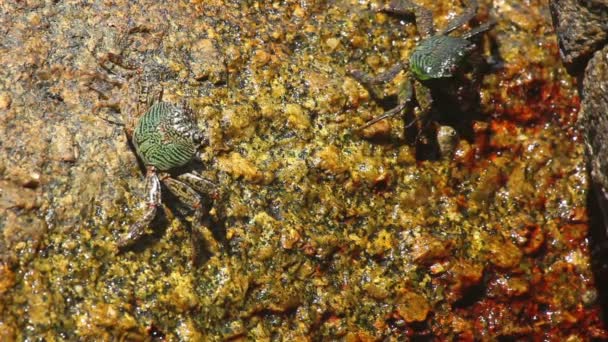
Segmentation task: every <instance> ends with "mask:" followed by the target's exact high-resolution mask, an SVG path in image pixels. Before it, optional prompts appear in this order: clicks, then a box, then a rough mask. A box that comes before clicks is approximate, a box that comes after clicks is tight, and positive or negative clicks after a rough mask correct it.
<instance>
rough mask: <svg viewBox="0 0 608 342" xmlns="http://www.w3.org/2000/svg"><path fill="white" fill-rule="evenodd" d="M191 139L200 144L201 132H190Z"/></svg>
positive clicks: (201, 139)
mask: <svg viewBox="0 0 608 342" xmlns="http://www.w3.org/2000/svg"><path fill="white" fill-rule="evenodd" d="M192 140H193V141H194V142H195V143H197V144H200V143H201V142H202V141H203V134H202V133H201V132H194V134H192Z"/></svg>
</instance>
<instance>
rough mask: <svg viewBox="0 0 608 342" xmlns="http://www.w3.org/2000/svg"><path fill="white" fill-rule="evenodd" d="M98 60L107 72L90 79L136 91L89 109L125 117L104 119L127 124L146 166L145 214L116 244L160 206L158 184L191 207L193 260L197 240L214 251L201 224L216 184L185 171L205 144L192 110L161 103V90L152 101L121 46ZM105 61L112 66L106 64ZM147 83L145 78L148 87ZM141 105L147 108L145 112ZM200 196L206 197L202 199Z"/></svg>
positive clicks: (133, 235) (129, 238)
mask: <svg viewBox="0 0 608 342" xmlns="http://www.w3.org/2000/svg"><path fill="white" fill-rule="evenodd" d="M133 32H144V31H142V30H133V29H131V30H130V31H129V32H127V34H130V33H133ZM99 63H100V65H101V67H102V69H104V70H105V71H106V73H104V72H95V73H93V74H90V75H89V76H90V79H91V80H101V81H105V83H109V84H110V85H111V86H112V87H113V86H120V88H121V90H125V91H124V92H123V93H122V94H121V95H123V96H124V95H125V93H126V94H131V93H136V96H135V98H136V99H135V100H133V99H129V96H128V95H127V96H126V97H127V99H124V98H122V96H121V97H120V98H119V99H117V100H115V101H112V100H108V101H103V102H100V103H98V104H97V105H95V107H94V109H93V112H94V113H97V112H98V111H99V110H100V109H101V108H106V107H110V108H113V109H114V110H116V111H118V112H120V113H123V114H126V115H128V116H129V120H128V121H127V123H126V124H125V123H123V122H121V121H120V120H118V121H115V120H108V119H105V120H106V121H110V122H112V123H116V124H119V125H121V126H123V127H124V128H125V132H126V135H127V138H128V139H129V141H130V142H131V143H132V146H133V148H134V150H135V152H136V154H137V156H138V157H139V160H140V161H141V162H142V163H143V165H145V168H146V193H147V195H146V203H147V210H146V211H145V213H144V215H143V217H141V218H140V219H139V220H137V221H136V222H135V223H134V224H133V225H131V227H130V228H129V230H128V232H127V234H126V236H124V237H123V238H121V239H120V240H119V241H118V246H119V248H124V247H127V246H129V245H131V244H132V243H134V242H136V241H137V240H138V239H139V238H141V237H142V236H143V234H144V233H145V230H146V228H147V227H148V226H149V225H150V223H151V222H152V220H153V219H154V218H155V216H156V213H157V209H158V207H159V206H161V184H162V185H164V186H165V187H166V188H167V189H168V190H169V192H171V193H172V194H173V195H175V197H177V198H178V199H179V200H180V201H181V202H182V203H184V204H185V205H186V206H187V207H189V208H191V209H192V210H193V211H194V221H193V224H192V234H191V242H192V248H193V260H196V258H197V255H198V247H199V245H200V242H201V239H202V240H204V241H205V242H206V245H207V247H208V249H209V251H210V252H212V253H216V252H218V251H219V249H220V246H219V244H218V243H217V241H216V240H215V238H214V236H213V234H212V233H211V231H210V229H209V228H207V227H206V226H204V225H203V224H202V220H203V218H204V216H205V215H206V214H207V213H208V211H209V208H208V207H209V205H208V203H207V202H208V201H207V199H208V198H210V199H213V198H216V197H217V186H216V185H215V184H214V183H213V182H212V181H210V180H208V179H205V178H203V177H201V176H199V175H198V174H196V173H194V172H188V171H186V170H187V166H188V165H189V164H191V162H193V161H195V160H196V159H199V160H200V158H199V156H198V151H199V149H200V148H201V147H202V146H203V145H204V144H205V143H206V139H205V135H204V134H203V132H202V131H201V130H200V129H199V128H198V127H197V125H196V122H195V120H194V117H193V113H192V110H191V108H190V107H189V106H188V105H187V103H186V102H185V101H183V102H182V103H181V104H179V105H175V104H172V103H169V102H165V101H163V99H162V96H163V95H162V94H163V91H162V88H161V90H160V91H159V92H158V96H154V97H152V98H153V100H152V101H150V100H149V96H148V94H149V91H148V87H145V88H141V82H142V80H141V78H142V75H141V70H140V69H137V68H135V67H133V65H134V63H132V62H128V61H126V60H125V58H124V57H123V55H122V49H121V52H120V53H118V54H113V53H108V54H105V55H104V56H102V58H100V59H99ZM108 63H110V65H112V67H109V66H108ZM116 67H119V68H122V69H124V74H126V76H125V75H121V74H119V73H117V72H115V71H114V70H112V68H116ZM108 73H109V74H110V75H108ZM144 78H148V77H147V76H146V77H144ZM148 84H149V83H148V82H146V85H148ZM133 85H137V86H138V87H137V88H138V90H137V91H135V92H134V91H133V90H132V89H131V88H132V86H133ZM89 87H90V88H91V89H93V90H95V91H97V92H98V93H99V94H100V95H101V96H102V97H103V98H105V99H106V100H107V99H108V98H107V97H106V96H105V95H104V93H103V91H100V90H98V89H96V88H95V87H93V86H91V84H89ZM142 109H143V110H145V112H143V114H142V111H143V110H142ZM201 194H206V195H207V196H205V197H203V196H201Z"/></svg>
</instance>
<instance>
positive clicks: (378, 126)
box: [361, 120, 391, 139]
mask: <svg viewBox="0 0 608 342" xmlns="http://www.w3.org/2000/svg"><path fill="white" fill-rule="evenodd" d="M390 133H391V123H390V122H389V121H388V120H382V121H378V122H376V123H375V124H373V125H371V126H368V127H365V128H364V129H363V130H362V131H361V136H362V137H364V138H366V139H382V138H388V137H389V135H390Z"/></svg>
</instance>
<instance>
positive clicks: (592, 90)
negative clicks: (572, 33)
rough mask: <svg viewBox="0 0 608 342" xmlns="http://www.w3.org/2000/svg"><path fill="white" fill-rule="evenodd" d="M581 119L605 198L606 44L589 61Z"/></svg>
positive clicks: (607, 146) (607, 184)
mask: <svg viewBox="0 0 608 342" xmlns="http://www.w3.org/2000/svg"><path fill="white" fill-rule="evenodd" d="M582 95H583V102H582V108H581V118H580V123H581V125H582V129H583V132H584V134H585V143H586V145H587V151H588V154H589V162H590V164H591V177H592V179H593V181H594V182H596V183H597V184H598V185H599V186H600V187H601V189H600V188H598V190H599V195H600V196H602V197H604V199H605V200H606V201H608V46H607V47H605V48H603V49H602V50H600V51H598V52H596V53H595V54H594V56H593V58H591V60H590V61H589V64H588V65H587V69H586V70H585V74H584V79H583V90H582Z"/></svg>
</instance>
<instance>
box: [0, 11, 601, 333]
mask: <svg viewBox="0 0 608 342" xmlns="http://www.w3.org/2000/svg"><path fill="white" fill-rule="evenodd" d="M417 3H418V4H420V5H424V6H426V7H428V8H429V9H430V10H432V11H433V13H435V22H436V24H437V26H438V27H439V28H441V27H445V24H446V23H447V22H448V21H449V19H450V18H453V17H454V16H456V15H457V14H458V13H460V12H461V11H462V4H461V3H460V2H458V1H434V0H433V1H431V0H420V1H417ZM480 3H481V8H480V10H479V14H478V18H477V20H479V21H485V20H486V19H487V18H488V17H489V16H491V17H494V18H496V19H497V21H498V24H497V26H496V27H495V28H494V29H493V30H492V31H491V33H490V34H488V35H484V37H483V38H482V39H481V40H479V41H478V42H477V43H478V44H479V47H480V52H482V53H483V54H484V55H485V56H486V57H488V56H490V55H492V56H493V57H492V58H491V59H492V60H494V61H495V62H497V63H496V64H495V65H493V67H492V68H491V69H490V70H488V73H487V74H486V75H484V76H485V77H484V79H483V82H482V83H483V84H482V89H481V91H480V94H479V95H480V96H479V97H480V99H481V100H480V103H475V104H471V106H470V107H471V108H476V113H474V114H475V115H466V113H465V115H462V116H460V117H459V116H456V117H457V118H461V122H460V125H458V127H462V129H461V130H462V131H458V133H459V135H458V136H459V137H460V138H459V140H458V141H457V142H455V143H454V145H453V151H452V150H451V149H452V147H450V154H453V158H451V159H450V158H445V159H443V160H431V159H424V160H417V159H416V150H415V146H413V145H412V144H409V143H407V139H406V138H407V134H408V133H407V132H404V130H403V127H404V121H403V120H402V118H398V117H396V118H393V119H391V120H388V121H386V122H385V123H383V125H382V126H381V127H380V128H376V132H373V133H374V134H369V135H367V138H370V139H367V138H366V136H359V135H357V134H355V133H354V129H355V128H356V127H359V126H361V125H362V124H363V123H364V122H366V121H367V120H369V119H370V118H372V117H375V116H377V115H379V114H380V113H382V112H383V111H384V110H385V108H382V107H381V106H380V105H378V104H377V103H375V102H374V101H372V100H371V99H370V97H369V94H368V93H367V92H366V91H365V90H364V89H363V88H362V87H360V85H359V84H358V83H357V82H356V81H355V80H353V79H352V78H350V77H348V76H347V72H346V70H347V69H348V67H351V66H356V67H357V68H360V69H363V70H365V71H366V72H370V73H372V74H378V73H381V72H382V71H385V70H386V69H387V68H389V67H390V66H392V65H394V64H395V63H396V62H397V61H399V60H405V59H406V58H407V56H408V54H409V52H410V51H411V49H412V47H413V46H415V44H416V42H417V40H418V35H417V31H416V26H415V24H414V21H413V20H411V18H408V17H405V18H397V17H392V16H388V15H386V14H383V13H376V12H375V10H376V9H378V8H379V6H381V5H382V3H381V2H379V1H334V2H325V1H282V2H279V1H277V2H272V3H271V2H243V1H197V0H192V1H185V0H184V1H171V2H163V3H159V2H158V1H146V0H142V1H137V2H133V1H122V0H118V1H93V2H84V1H82V2H80V1H60V2H55V1H36V0H31V1H4V2H0V33H1V34H0V65H2V68H0V136H2V139H0V232H1V234H0V340H2V341H13V340H17V341H21V340H49V341H50V340H120V339H123V340H154V339H157V340H162V339H165V340H170V341H172V340H191V341H200V340H245V339H249V340H262V341H269V340H290V341H291V340H301V341H307V340H336V339H344V340H347V341H372V340H383V339H390V338H392V339H395V340H405V339H413V338H431V337H436V338H439V339H448V340H450V339H458V338H459V339H463V340H493V339H499V338H512V339H517V338H521V339H526V338H529V339H534V338H536V339H539V340H542V339H547V340H551V339H552V340H568V339H570V340H576V339H586V338H593V337H595V338H598V339H599V338H607V337H608V333H607V332H606V330H605V325H604V324H603V322H602V321H601V320H600V317H599V312H600V307H599V305H598V302H597V290H596V284H595V283H594V279H593V276H592V272H591V269H590V261H589V244H588V240H587V233H588V227H589V226H588V221H589V218H588V216H587V210H586V197H587V195H588V192H587V189H588V178H587V169H586V168H585V166H584V162H583V145H582V143H581V142H580V137H579V136H578V135H577V132H576V130H574V129H573V126H574V123H575V122H576V120H577V113H578V108H579V100H578V96H577V93H576V86H575V81H574V80H573V79H572V78H571V77H569V76H568V74H567V73H566V71H565V69H564V68H563V67H562V66H561V64H560V63H559V59H558V54H559V51H558V45H557V40H556V38H555V35H554V34H553V31H552V30H551V29H550V20H551V19H550V13H549V9H548V4H547V3H546V2H545V1H541V0H531V1H529V2H527V4H526V6H523V5H522V4H521V1H519V0H506V1H494V2H492V1H480ZM112 55H122V56H123V57H125V60H127V61H128V63H124V65H123V67H120V66H117V65H112V63H110V64H107V63H102V64H103V65H104V66H103V67H102V65H100V63H101V62H104V61H108V60H110V59H113V57H111V56H112ZM136 75H140V76H144V77H137V76H136ZM403 76H404V75H400V76H398V77H396V79H395V80H394V81H393V82H392V83H391V84H389V85H388V86H387V87H386V89H384V91H385V93H386V95H388V96H389V97H390V95H391V94H393V95H394V94H395V92H396V89H398V86H399V82H400V81H401V80H403V79H404V77H403ZM142 78H143V81H145V82H144V83H146V82H148V84H151V85H152V86H153V87H160V88H162V89H164V98H165V100H166V101H170V102H174V103H179V102H180V101H182V100H186V101H187V102H189V104H190V105H191V107H192V108H193V110H194V113H195V114H194V115H195V116H196V119H197V122H198V124H199V126H200V127H201V129H203V130H204V131H205V132H206V133H207V135H208V138H209V146H206V147H205V148H204V149H202V150H201V159H202V162H199V163H193V165H192V167H193V168H194V169H196V171H198V172H200V173H202V174H204V175H205V176H206V177H207V178H210V179H213V180H214V181H215V182H217V183H218V184H219V190H220V194H219V196H218V198H217V199H216V200H215V202H214V205H213V209H212V211H211V214H210V218H211V222H212V223H213V227H214V231H215V233H216V235H217V238H218V240H219V241H221V243H222V244H223V246H224V251H223V252H221V253H218V254H216V255H210V256H208V257H207V258H206V259H205V260H202V262H201V263H200V264H199V265H196V264H194V263H192V262H191V260H190V256H191V255H192V251H191V246H190V239H189V235H190V234H189V232H188V230H189V229H190V222H189V221H190V220H192V217H191V215H190V213H188V212H187V211H184V212H183V213H182V211H183V210H181V208H180V206H179V204H178V203H177V201H175V199H172V198H171V197H170V196H166V197H165V198H163V203H164V206H163V210H161V214H160V215H159V217H158V218H157V219H156V220H155V221H154V223H153V224H152V226H151V227H150V229H149V230H148V233H147V234H146V237H145V238H143V239H142V240H141V241H140V242H139V243H137V244H136V245H135V246H133V248H130V249H126V250H118V248H117V246H116V243H117V241H118V240H119V238H120V237H121V236H123V234H124V233H125V232H126V231H127V230H128V227H129V225H130V224H132V223H133V222H135V221H136V220H137V219H138V218H139V217H140V216H141V215H142V213H143V212H144V210H145V205H144V203H143V199H144V198H145V194H144V184H143V176H142V173H141V169H140V167H139V165H138V161H137V159H136V157H135V155H134V153H133V151H132V149H131V148H130V147H129V143H128V142H127V140H126V137H125V134H124V131H123V128H122V127H119V126H117V125H116V124H112V123H111V122H110V121H121V122H125V121H128V119H129V117H130V116H136V115H137V113H139V112H141V108H138V106H137V104H138V103H139V101H138V100H140V99H141V98H142V97H144V98H145V97H146V95H147V91H146V89H149V88H150V87H148V86H146V85H145V84H144V86H142V84H141V82H140V81H142ZM101 103H106V104H108V103H111V104H113V105H112V106H110V107H107V108H103V109H102V110H100V111H98V112H95V111H94V109H95V108H96V106H97V105H99V104H101ZM438 110H439V109H438ZM438 114H439V118H440V119H441V118H446V117H450V116H454V115H455V114H462V113H453V112H452V110H451V109H450V108H443V109H441V110H440V112H439V113H438ZM471 117H473V118H475V119H471ZM459 129H460V128H459ZM465 130H466V131H468V132H464V131H465ZM404 135H405V137H404ZM378 137H380V138H381V139H376V138H378ZM374 139H375V140H374ZM450 146H452V145H450Z"/></svg>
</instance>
